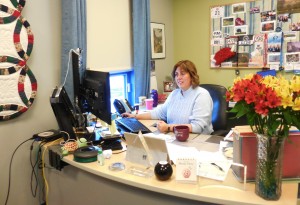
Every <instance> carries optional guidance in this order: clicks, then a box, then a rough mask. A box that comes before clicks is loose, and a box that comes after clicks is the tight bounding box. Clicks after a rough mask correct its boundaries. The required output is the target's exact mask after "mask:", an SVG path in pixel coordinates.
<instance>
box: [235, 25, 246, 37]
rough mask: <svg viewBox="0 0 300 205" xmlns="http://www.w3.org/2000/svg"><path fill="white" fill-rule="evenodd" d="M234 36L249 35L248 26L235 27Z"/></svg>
mask: <svg viewBox="0 0 300 205" xmlns="http://www.w3.org/2000/svg"><path fill="white" fill-rule="evenodd" d="M234 35H235V36H240V35H248V26H247V25H244V26H235V27H234Z"/></svg>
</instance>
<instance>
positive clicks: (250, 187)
mask: <svg viewBox="0 0 300 205" xmlns="http://www.w3.org/2000/svg"><path fill="white" fill-rule="evenodd" d="M144 124H146V125H150V124H153V121H146V122H145V121H144ZM152 129H155V128H152ZM191 136H193V135H191ZM199 137H201V135H200V136H199ZM190 138H191V137H190ZM125 156H126V152H122V153H119V154H113V156H112V157H111V158H110V159H106V160H105V165H104V166H99V165H98V164H97V162H92V163H78V162H75V161H73V155H68V156H66V157H64V158H63V160H64V161H65V162H67V163H69V164H70V165H72V166H74V167H77V168H79V169H81V170H84V171H86V172H89V173H92V174H95V175H98V176H100V177H104V178H107V179H109V180H113V181H116V182H119V183H123V184H126V185H130V186H134V187H137V188H140V189H145V190H149V191H153V192H158V193H162V194H166V195H170V196H176V197H182V198H186V199H192V200H196V201H204V202H210V203H217V204H230V205H235V204H236V205H241V204H266V205H267V204H272V205H293V204H294V205H295V204H297V191H298V183H296V182H287V181H284V182H283V184H282V196H281V198H280V199H279V200H278V201H266V200H264V199H262V198H260V197H258V196H257V195H256V194H255V191H254V189H255V185H254V183H247V185H246V190H245V191H244V190H242V189H238V188H236V187H242V184H240V183H239V182H237V180H236V179H235V177H234V176H233V173H232V172H231V171H230V172H229V173H228V176H227V179H226V180H225V181H226V183H225V182H219V181H215V180H210V179H206V178H200V177H198V183H197V184H186V183H180V182H177V181H176V180H175V174H174V173H175V172H176V171H175V169H176V167H175V166H173V175H172V177H171V178H170V179H169V180H167V181H159V180H157V179H156V177H155V175H153V176H152V177H150V178H143V177H139V176H135V175H132V174H128V173H126V170H123V171H111V170H109V168H108V167H109V165H110V164H112V163H114V162H123V163H124V164H125V166H126V168H128V167H130V166H134V165H133V164H132V163H130V162H128V161H126V160H125ZM228 182H229V184H228Z"/></svg>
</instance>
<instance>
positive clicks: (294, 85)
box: [291, 76, 300, 92]
mask: <svg viewBox="0 0 300 205" xmlns="http://www.w3.org/2000/svg"><path fill="white" fill-rule="evenodd" d="M291 89H292V90H293V91H294V92H299V91H300V76H294V77H293V78H292V79H291Z"/></svg>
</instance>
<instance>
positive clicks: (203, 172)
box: [197, 160, 232, 181]
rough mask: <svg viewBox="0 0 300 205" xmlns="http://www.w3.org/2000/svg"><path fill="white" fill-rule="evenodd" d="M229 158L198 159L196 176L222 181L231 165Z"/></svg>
mask: <svg viewBox="0 0 300 205" xmlns="http://www.w3.org/2000/svg"><path fill="white" fill-rule="evenodd" d="M231 163H232V161H231V160H222V161H215V160H214V161H198V164H197V169H198V176H201V177H206V178H210V179H215V180H218V181H224V180H225V178H226V176H227V174H228V171H229V169H230V167H231Z"/></svg>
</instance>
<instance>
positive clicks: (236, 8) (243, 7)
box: [232, 3, 246, 14]
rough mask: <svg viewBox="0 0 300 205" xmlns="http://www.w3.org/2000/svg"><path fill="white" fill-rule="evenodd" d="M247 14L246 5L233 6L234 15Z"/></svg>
mask: <svg viewBox="0 0 300 205" xmlns="http://www.w3.org/2000/svg"><path fill="white" fill-rule="evenodd" d="M245 12H246V3H240V4H233V5H232V13H233V14H237V13H245Z"/></svg>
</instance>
